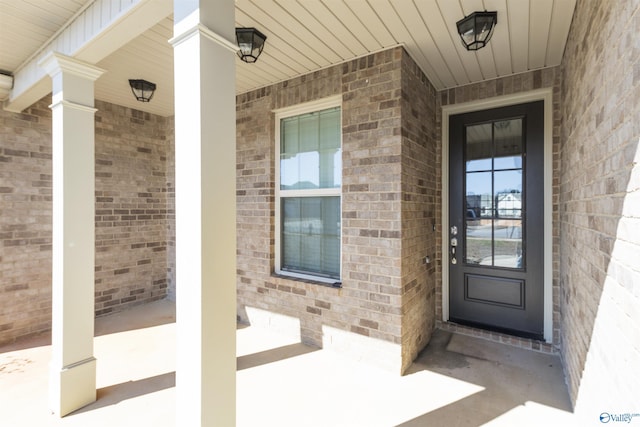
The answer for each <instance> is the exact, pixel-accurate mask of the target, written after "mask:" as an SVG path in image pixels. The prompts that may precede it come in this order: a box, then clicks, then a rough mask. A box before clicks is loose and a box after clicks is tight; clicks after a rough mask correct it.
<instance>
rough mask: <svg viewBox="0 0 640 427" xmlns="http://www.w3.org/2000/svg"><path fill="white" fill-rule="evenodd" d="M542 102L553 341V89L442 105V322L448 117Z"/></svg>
mask: <svg viewBox="0 0 640 427" xmlns="http://www.w3.org/2000/svg"><path fill="white" fill-rule="evenodd" d="M533 101H544V339H545V341H546V342H548V343H552V342H553V293H552V292H553V186H552V179H553V88H544V89H538V90H534V91H530V92H523V93H517V94H513V95H505V96H499V97H495V98H490V99H483V100H480V101H471V102H465V103H461V104H454V105H445V106H443V107H442V175H441V176H442V321H444V322H446V321H448V320H449V116H452V115H456V114H462V113H469V112H472V111H480V110H487V109H490V108H497V107H506V106H508V105H515V104H523V103H526V102H533Z"/></svg>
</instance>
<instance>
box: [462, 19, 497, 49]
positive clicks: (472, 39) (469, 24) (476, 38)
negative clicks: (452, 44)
mask: <svg viewBox="0 0 640 427" xmlns="http://www.w3.org/2000/svg"><path fill="white" fill-rule="evenodd" d="M497 23H498V12H487V11H486V10H485V11H484V12H473V13H472V14H471V15H469V16H466V17H464V18H463V19H461V20H459V21H458V22H457V23H456V26H457V27H458V34H460V38H461V39H462V44H464V47H466V48H467V50H478V49H482V48H483V47H485V46H486V45H487V43H489V40H490V39H491V36H492V35H493V29H494V28H495V27H496V24H497Z"/></svg>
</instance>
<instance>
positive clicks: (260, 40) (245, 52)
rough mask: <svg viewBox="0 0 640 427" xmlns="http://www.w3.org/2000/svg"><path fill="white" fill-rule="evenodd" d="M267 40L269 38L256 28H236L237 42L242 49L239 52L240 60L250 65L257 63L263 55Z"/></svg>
mask: <svg viewBox="0 0 640 427" xmlns="http://www.w3.org/2000/svg"><path fill="white" fill-rule="evenodd" d="M266 39H267V36H265V35H264V34H262V33H261V32H260V31H258V30H256V29H255V28H236V42H237V43H238V47H239V48H240V50H239V51H238V56H239V57H240V59H242V60H243V61H244V62H249V63H253V62H256V61H257V60H258V56H260V54H261V53H262V49H263V48H264V41H265V40H266Z"/></svg>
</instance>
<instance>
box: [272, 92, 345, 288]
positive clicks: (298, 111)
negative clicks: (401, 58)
mask: <svg viewBox="0 0 640 427" xmlns="http://www.w3.org/2000/svg"><path fill="white" fill-rule="evenodd" d="M334 107H340V109H341V110H342V95H336V96H331V97H328V98H322V99H319V100H317V101H311V102H305V103H303V104H297V105H294V106H291V107H286V108H280V109H276V110H273V113H274V114H275V125H276V126H275V148H276V149H275V173H276V176H275V273H276V274H278V275H281V276H288V277H292V278H297V279H305V280H313V281H315V282H321V283H328V284H335V283H336V282H340V281H341V280H342V238H340V279H333V278H329V277H322V276H314V275H311V274H302V273H294V272H291V271H283V270H282V269H281V268H280V266H281V246H280V244H281V239H282V237H281V233H280V227H281V212H280V205H281V203H280V197H281V196H286V197H317V196H338V197H340V235H341V236H342V188H323V189H318V190H311V191H310V190H280V121H281V120H282V119H286V118H287V117H293V116H299V115H302V114H307V113H313V112H316V111H322V110H326V109H329V108H334ZM341 122H342V121H341ZM340 147H341V149H342V132H340ZM340 173H341V174H342V171H340Z"/></svg>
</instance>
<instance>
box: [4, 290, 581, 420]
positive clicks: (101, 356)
mask: <svg viewBox="0 0 640 427" xmlns="http://www.w3.org/2000/svg"><path fill="white" fill-rule="evenodd" d="M173 319H174V305H173V304H172V303H170V302H168V301H159V302H155V303H152V304H147V305H145V306H140V307H137V308H134V309H131V310H129V311H127V312H122V313H118V314H115V315H112V316H109V317H103V318H99V319H97V321H96V335H97V337H96V339H95V355H96V358H97V359H98V373H97V386H98V400H97V401H96V402H95V403H93V404H92V405H89V406H87V407H85V408H83V409H81V410H79V411H76V412H75V413H73V414H70V415H68V416H67V417H65V418H62V419H59V418H56V417H54V416H52V415H50V414H49V412H48V410H47V375H48V371H47V364H48V360H49V357H50V346H49V344H48V342H47V339H46V338H43V337H41V338H34V339H31V340H29V341H24V342H20V343H16V344H13V345H11V346H5V347H3V348H0V425H2V426H3V427H21V426H29V427H30V426H58V425H61V426H92V427H100V426H109V427H113V426H117V427H126V426H136V427H143V426H173V425H175V407H174V399H175V349H174V347H175V323H174V321H173ZM237 355H238V372H237V389H238V390H237V425H238V426H250V427H254V426H278V427H281V426H282V427H284V426H296V427H301V426H314V427H315V426H318V427H333V426H344V427H359V426H363V427H364V426H366V427H372V426H381V427H382V426H385V427H386V426H403V427H409V426H478V425H491V426H494V425H504V426H513V425H518V426H526V425H574V424H576V420H575V419H574V417H573V415H572V414H571V412H570V403H569V398H568V395H567V391H566V387H565V385H564V380H563V375H562V369H561V367H560V360H559V359H558V358H557V357H556V356H550V355H546V354H541V353H533V352H528V351H525V350H521V349H517V348H512V347H508V346H504V345H502V344H497V343H492V342H488V341H483V340H479V339H477V338H471V337H465V336H461V335H455V334H453V335H452V334H451V333H449V332H444V331H436V333H435V334H434V337H433V338H432V341H431V343H430V344H429V346H428V347H427V348H426V349H425V351H423V353H422V354H421V355H420V356H419V357H418V359H417V360H416V361H415V363H414V364H413V365H412V366H411V368H410V370H409V372H408V373H407V375H405V376H403V377H399V376H397V375H394V374H392V373H390V372H386V371H383V370H380V369H377V368H375V367H372V366H369V365H366V364H364V363H358V362H356V361H353V360H351V359H346V358H344V357H342V356H341V355H339V354H335V353H332V352H330V351H325V350H321V349H317V348H312V347H308V346H306V345H303V344H301V343H300V342H296V341H295V340H292V339H291V338H288V337H284V336H281V335H277V334H274V333H271V332H269V331H265V330H264V329H259V328H257V327H243V326H239V328H238V330H237Z"/></svg>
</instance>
